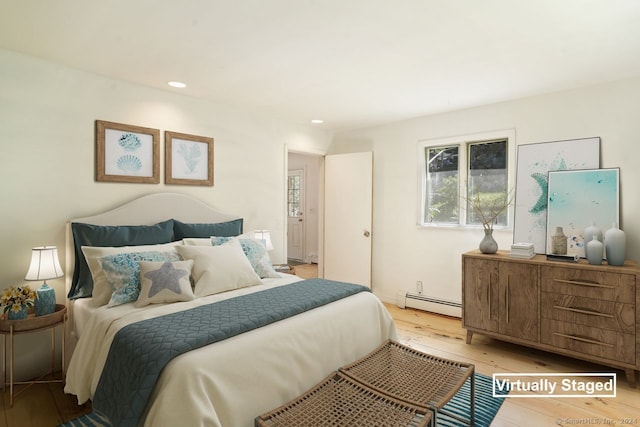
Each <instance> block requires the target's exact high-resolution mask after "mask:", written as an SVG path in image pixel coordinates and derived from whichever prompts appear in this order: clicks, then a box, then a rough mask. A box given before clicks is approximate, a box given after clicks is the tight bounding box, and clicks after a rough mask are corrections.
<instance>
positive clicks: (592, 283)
mask: <svg viewBox="0 0 640 427" xmlns="http://www.w3.org/2000/svg"><path fill="white" fill-rule="evenodd" d="M553 281H554V282H560V283H568V284H570V285H578V286H590V287H592V288H605V289H613V286H611V285H601V284H600V283H597V282H580V281H577V280H565V279H553Z"/></svg>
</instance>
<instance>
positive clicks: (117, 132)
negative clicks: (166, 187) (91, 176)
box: [96, 120, 160, 184]
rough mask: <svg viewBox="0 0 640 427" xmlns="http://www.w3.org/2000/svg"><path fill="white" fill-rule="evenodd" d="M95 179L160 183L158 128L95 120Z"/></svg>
mask: <svg viewBox="0 0 640 427" xmlns="http://www.w3.org/2000/svg"><path fill="white" fill-rule="evenodd" d="M96 181H102V182H132V183H138V184H140V183H144V184H157V183H159V182H160V131H159V130H158V129H150V128H145V127H141V126H131V125H125V124H121V123H113V122H106V121H102V120H96Z"/></svg>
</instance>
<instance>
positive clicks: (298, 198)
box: [287, 169, 305, 262]
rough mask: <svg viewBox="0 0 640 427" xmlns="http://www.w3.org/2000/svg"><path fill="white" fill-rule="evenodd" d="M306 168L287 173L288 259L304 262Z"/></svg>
mask: <svg viewBox="0 0 640 427" xmlns="http://www.w3.org/2000/svg"><path fill="white" fill-rule="evenodd" d="M304 196H305V191H304V169H293V170H289V171H288V174H287V259H288V260H290V261H292V262H295V261H299V262H304V259H305V254H304V253H305V247H304V241H305V239H304V234H305V233H304V220H305V218H304Z"/></svg>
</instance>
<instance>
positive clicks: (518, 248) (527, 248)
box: [509, 243, 536, 258]
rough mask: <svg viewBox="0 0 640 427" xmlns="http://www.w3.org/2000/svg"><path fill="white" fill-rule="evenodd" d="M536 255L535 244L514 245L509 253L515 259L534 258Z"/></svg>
mask: <svg viewBox="0 0 640 427" xmlns="http://www.w3.org/2000/svg"><path fill="white" fill-rule="evenodd" d="M535 255H536V253H535V252H534V250H533V243H514V244H513V245H511V252H509V256H512V257H514V258H533V257H534V256H535Z"/></svg>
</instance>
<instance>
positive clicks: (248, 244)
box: [211, 236, 280, 279]
mask: <svg viewBox="0 0 640 427" xmlns="http://www.w3.org/2000/svg"><path fill="white" fill-rule="evenodd" d="M232 240H239V241H240V245H241V246H242V250H243V251H244V253H245V255H246V256H247V258H249V262H251V266H252V267H253V269H254V270H255V272H256V273H257V274H258V276H260V278H261V279H264V278H266V277H280V276H279V275H278V273H277V272H276V271H275V270H274V268H273V265H272V264H271V259H270V258H269V254H268V253H267V248H265V246H264V243H262V242H261V241H260V240H256V239H252V238H249V237H220V236H212V237H211V244H212V245H213V246H219V245H225V244H228V243H229V242H231V241H232Z"/></svg>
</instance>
